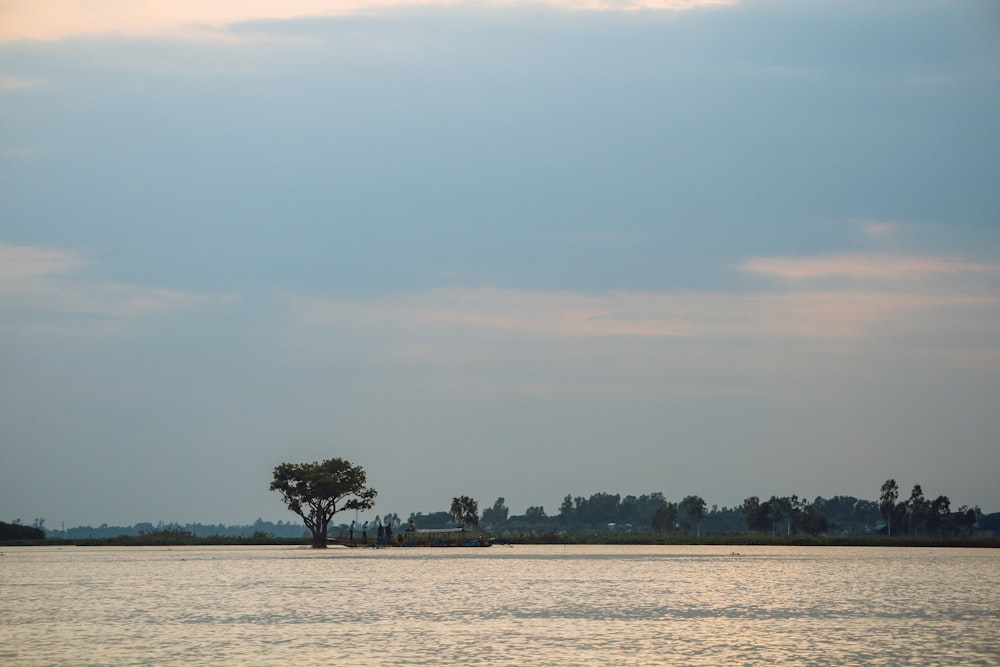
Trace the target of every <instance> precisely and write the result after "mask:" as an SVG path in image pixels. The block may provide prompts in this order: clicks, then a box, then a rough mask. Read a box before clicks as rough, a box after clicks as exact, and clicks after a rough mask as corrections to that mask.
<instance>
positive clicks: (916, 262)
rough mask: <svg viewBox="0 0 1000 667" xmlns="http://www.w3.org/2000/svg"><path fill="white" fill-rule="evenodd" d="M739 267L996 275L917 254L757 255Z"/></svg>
mask: <svg viewBox="0 0 1000 667" xmlns="http://www.w3.org/2000/svg"><path fill="white" fill-rule="evenodd" d="M740 269H742V270H743V271H747V272H749V273H759V274H763V275H768V276H773V277H775V278H781V279H784V280H808V279H815V278H850V279H854V280H913V279H918V278H926V277H928V276H933V275H941V274H958V273H980V274H982V273H986V274H994V275H996V274H998V273H1000V267H997V266H996V265H992V264H981V263H976V262H966V261H964V260H961V259H951V258H942V257H927V256H921V255H881V254H870V253H852V254H836V255H822V256H819V257H758V258H754V259H750V260H747V261H746V262H744V263H743V264H742V265H740Z"/></svg>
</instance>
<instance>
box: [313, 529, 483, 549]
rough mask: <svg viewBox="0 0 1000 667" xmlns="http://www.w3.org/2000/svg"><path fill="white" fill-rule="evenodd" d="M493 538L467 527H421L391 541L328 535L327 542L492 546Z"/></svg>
mask: <svg viewBox="0 0 1000 667" xmlns="http://www.w3.org/2000/svg"><path fill="white" fill-rule="evenodd" d="M493 541H494V540H493V538H492V537H486V536H484V535H475V534H474V533H472V532H470V531H467V530H466V529H465V528H419V529H412V530H406V531H404V532H402V533H396V534H394V535H393V536H392V539H391V540H390V541H388V542H387V541H385V540H382V541H378V540H369V541H368V542H361V541H360V540H357V541H354V542H350V541H348V540H345V539H343V538H339V537H328V538H327V540H326V542H327V544H330V545H333V546H340V547H350V548H354V547H374V548H382V547H491V546H493Z"/></svg>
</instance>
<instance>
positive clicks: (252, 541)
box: [0, 531, 1000, 548]
mask: <svg viewBox="0 0 1000 667" xmlns="http://www.w3.org/2000/svg"><path fill="white" fill-rule="evenodd" d="M498 541H499V542H503V543H505V544H567V545H569V544H592V545H616V544H617V545H675V546H680V545H712V546H805V547H975V548H997V547H1000V538H972V537H948V538H924V537H885V536H858V537H828V536H818V537H810V536H802V535H798V536H781V535H778V536H771V535H759V534H754V533H742V534H724V535H723V534H719V535H702V536H695V535H656V534H651V533H636V534H628V535H607V534H604V535H601V534H589V535H588V534H573V535H558V534H554V533H549V534H540V535H525V536H518V537H510V538H498ZM311 543H312V542H311V540H310V539H309V538H305V537H303V538H285V537H273V536H271V535H266V534H257V535H253V536H250V537H222V536H206V537H196V536H194V535H191V534H189V533H183V532H181V531H177V532H170V533H166V534H161V533H153V534H143V535H119V536H118V537H109V538H88V539H45V540H8V541H3V542H0V546H6V547H15V546H79V547H99V546H119V547H122V546H125V547H133V546H134V547H158V546H252V545H258V546H260V545H272V546H307V545H309V544H311Z"/></svg>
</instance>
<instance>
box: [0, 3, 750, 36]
mask: <svg viewBox="0 0 1000 667" xmlns="http://www.w3.org/2000/svg"><path fill="white" fill-rule="evenodd" d="M734 3H735V0H534V1H528V0H493V1H492V2H488V3H486V4H488V6H492V7H497V6H500V7H503V6H520V5H531V4H541V5H549V6H556V7H565V8H569V9H579V10H595V11H610V10H618V11H629V10H638V9H647V10H663V11H681V10H686V9H692V8H695V7H698V6H702V5H728V4H734ZM482 4H483V3H473V2H470V1H469V0H211V1H210V2H204V1H202V0H172V1H171V2H162V1H161V0H101V1H100V2H79V0H3V2H0V41H10V40H15V39H35V40H55V39H64V38H66V37H73V36H77V35H87V34H120V35H126V36H130V37H136V36H148V35H170V36H173V37H191V36H201V37H204V36H205V35H206V31H205V29H204V26H208V27H210V28H216V29H217V28H220V27H224V26H226V25H228V24H232V23H237V22H240V21H252V20H262V19H291V18H299V17H307V16H333V15H349V14H356V13H361V12H369V11H373V10H383V9H392V8H396V7H407V6H409V7H415V6H460V5H469V6H482ZM199 26H202V28H199Z"/></svg>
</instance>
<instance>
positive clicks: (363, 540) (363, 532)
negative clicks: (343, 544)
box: [361, 521, 368, 545]
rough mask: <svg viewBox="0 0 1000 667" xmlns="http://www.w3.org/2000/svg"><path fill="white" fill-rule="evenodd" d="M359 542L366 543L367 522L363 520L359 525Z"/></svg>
mask: <svg viewBox="0 0 1000 667" xmlns="http://www.w3.org/2000/svg"><path fill="white" fill-rule="evenodd" d="M361 544H364V545H367V544H368V522H367V521H365V523H364V525H363V526H361Z"/></svg>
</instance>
